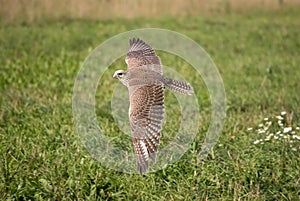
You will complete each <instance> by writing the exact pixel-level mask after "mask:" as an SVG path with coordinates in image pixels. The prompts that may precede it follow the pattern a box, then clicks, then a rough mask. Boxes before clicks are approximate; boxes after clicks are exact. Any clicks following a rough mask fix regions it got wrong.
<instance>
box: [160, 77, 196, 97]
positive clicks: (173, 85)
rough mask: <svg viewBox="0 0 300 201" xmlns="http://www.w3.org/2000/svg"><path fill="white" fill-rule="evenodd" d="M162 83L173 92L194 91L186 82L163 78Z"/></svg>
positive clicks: (187, 92)
mask: <svg viewBox="0 0 300 201" xmlns="http://www.w3.org/2000/svg"><path fill="white" fill-rule="evenodd" d="M164 84H165V86H166V87H167V88H169V89H170V90H172V91H174V92H178V93H181V94H186V95H192V94H193V93H194V89H193V87H192V86H191V85H190V84H189V83H187V82H182V81H179V80H173V79H170V78H165V83H164Z"/></svg>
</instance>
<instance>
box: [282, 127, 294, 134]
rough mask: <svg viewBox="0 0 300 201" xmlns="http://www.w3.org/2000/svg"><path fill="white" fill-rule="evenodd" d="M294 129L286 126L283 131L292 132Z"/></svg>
mask: <svg viewBox="0 0 300 201" xmlns="http://www.w3.org/2000/svg"><path fill="white" fill-rule="evenodd" d="M291 130H292V127H286V128H284V129H283V133H287V132H290V131H291Z"/></svg>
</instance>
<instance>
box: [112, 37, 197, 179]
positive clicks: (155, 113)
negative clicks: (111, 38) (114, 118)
mask: <svg viewBox="0 0 300 201" xmlns="http://www.w3.org/2000/svg"><path fill="white" fill-rule="evenodd" d="M129 43H130V48H129V52H128V54H127V56H126V59H125V61H126V63H127V67H128V70H117V71H116V72H115V73H114V76H113V77H114V78H118V79H119V80H120V81H121V82H122V83H123V84H124V85H125V86H126V87H127V88H128V91H129V97H130V108H129V120H130V127H131V134H132V142H133V145H134V150H135V154H136V158H137V168H138V171H139V173H140V174H144V173H145V172H146V171H147V170H148V168H149V158H150V159H151V160H152V161H153V162H155V161H156V155H157V151H158V145H159V139H160V136H161V130H162V124H163V119H164V112H165V110H164V88H165V87H167V88H169V89H171V90H172V91H175V92H179V93H182V94H187V95H191V94H192V93H193V92H194V91H193V88H192V87H191V86H190V85H189V84H188V83H185V82H182V81H177V80H172V79H171V78H167V77H165V76H163V73H162V64H161V61H160V58H159V57H158V56H157V55H156V54H155V51H154V50H153V49H152V48H151V47H150V46H149V45H148V44H146V43H145V42H144V41H142V40H140V39H136V38H133V39H131V40H130V41H129Z"/></svg>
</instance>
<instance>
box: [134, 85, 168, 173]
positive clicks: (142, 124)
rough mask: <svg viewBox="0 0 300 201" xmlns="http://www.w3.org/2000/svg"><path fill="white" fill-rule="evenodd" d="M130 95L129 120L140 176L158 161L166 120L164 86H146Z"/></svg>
mask: <svg viewBox="0 0 300 201" xmlns="http://www.w3.org/2000/svg"><path fill="white" fill-rule="evenodd" d="M129 95H130V109H129V119H130V127H131V133H132V141H133V145H134V150H135V154H136V158H137V167H138V170H139V172H140V174H143V173H145V172H146V171H147V169H148V168H149V163H148V162H149V158H151V160H152V161H153V162H155V161H156V154H157V149H158V145H159V139H160V134H161V130H162V124H163V119H164V87H163V85H162V84H161V85H144V86H141V87H139V88H138V89H136V90H134V91H133V92H132V94H129Z"/></svg>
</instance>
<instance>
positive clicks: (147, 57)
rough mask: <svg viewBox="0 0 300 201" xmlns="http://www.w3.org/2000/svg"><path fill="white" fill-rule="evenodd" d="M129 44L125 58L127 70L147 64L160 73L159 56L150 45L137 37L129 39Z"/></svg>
mask: <svg viewBox="0 0 300 201" xmlns="http://www.w3.org/2000/svg"><path fill="white" fill-rule="evenodd" d="M129 44H130V47H129V51H128V53H127V56H126V58H125V61H126V63H127V67H128V70H131V69H134V68H138V67H141V66H145V65H147V66H151V67H152V68H153V70H154V71H156V72H158V73H160V74H162V64H161V61H160V58H159V57H158V56H157V55H156V54H155V51H154V49H153V48H152V47H151V46H150V45H148V44H147V43H145V42H144V41H143V40H141V39H138V38H133V39H130V40H129Z"/></svg>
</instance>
